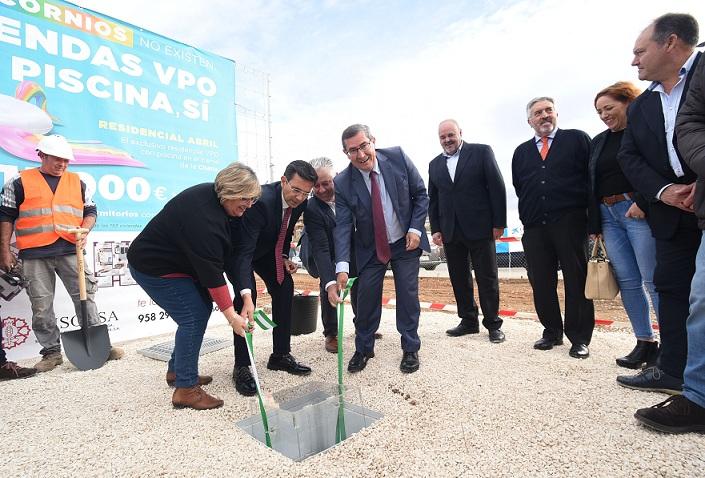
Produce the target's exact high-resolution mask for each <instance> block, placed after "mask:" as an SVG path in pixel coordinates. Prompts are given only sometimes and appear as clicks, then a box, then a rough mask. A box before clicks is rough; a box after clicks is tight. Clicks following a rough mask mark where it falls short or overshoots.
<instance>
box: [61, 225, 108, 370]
mask: <svg viewBox="0 0 705 478" xmlns="http://www.w3.org/2000/svg"><path fill="white" fill-rule="evenodd" d="M69 232H70V233H71V234H75V236H76V265H77V269H78V291H79V297H80V299H81V317H80V319H81V328H80V329H78V330H72V331H70V332H64V333H63V334H61V342H62V343H63V344H64V353H65V354H66V357H68V359H69V360H70V361H71V363H72V364H73V365H74V366H75V367H76V368H77V369H79V370H95V369H97V368H100V367H102V366H103V364H104V363H105V362H106V361H107V360H108V356H109V355H110V336H109V335H108V326H107V325H96V326H93V327H90V326H89V325H88V310H87V309H88V307H87V305H86V273H85V269H84V265H83V247H82V246H81V243H82V241H81V238H82V237H83V234H87V233H88V229H81V228H77V229H71V230H69Z"/></svg>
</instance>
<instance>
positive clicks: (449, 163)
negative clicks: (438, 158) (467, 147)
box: [443, 141, 464, 182]
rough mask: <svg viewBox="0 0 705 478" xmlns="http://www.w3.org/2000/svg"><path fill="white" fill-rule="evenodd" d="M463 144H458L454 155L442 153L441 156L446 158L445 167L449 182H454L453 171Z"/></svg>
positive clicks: (456, 166)
mask: <svg viewBox="0 0 705 478" xmlns="http://www.w3.org/2000/svg"><path fill="white" fill-rule="evenodd" d="M463 143H464V141H461V142H460V146H458V150H457V151H456V152H455V154H453V155H451V156H449V155H447V154H445V153H443V156H445V158H446V167H447V168H448V174H449V175H450V181H451V182H455V170H456V169H457V168H458V159H460V150H461V149H463Z"/></svg>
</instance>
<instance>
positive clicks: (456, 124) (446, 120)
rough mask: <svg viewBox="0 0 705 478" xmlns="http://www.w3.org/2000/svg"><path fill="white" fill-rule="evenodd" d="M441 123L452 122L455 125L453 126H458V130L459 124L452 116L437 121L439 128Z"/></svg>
mask: <svg viewBox="0 0 705 478" xmlns="http://www.w3.org/2000/svg"><path fill="white" fill-rule="evenodd" d="M443 123H453V124H454V125H455V127H456V128H458V130H460V125H459V124H458V122H457V121H456V120H454V119H453V118H448V119H444V120H443V121H441V122H440V123H438V127H439V128H440V127H441V125H442V124H443Z"/></svg>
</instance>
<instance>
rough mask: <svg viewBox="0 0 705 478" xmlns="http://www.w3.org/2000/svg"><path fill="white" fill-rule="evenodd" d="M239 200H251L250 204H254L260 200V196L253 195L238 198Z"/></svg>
mask: <svg viewBox="0 0 705 478" xmlns="http://www.w3.org/2000/svg"><path fill="white" fill-rule="evenodd" d="M236 199H237V200H238V201H242V202H249V203H250V204H254V203H256V202H257V201H259V198H258V197H251V198H236Z"/></svg>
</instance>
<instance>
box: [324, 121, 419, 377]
mask: <svg viewBox="0 0 705 478" xmlns="http://www.w3.org/2000/svg"><path fill="white" fill-rule="evenodd" d="M342 142H343V152H344V153H345V154H346V155H347V157H348V159H350V164H349V165H348V167H347V168H345V170H343V172H341V173H340V174H338V176H336V177H335V211H336V217H335V222H336V226H335V232H334V239H335V253H336V262H337V263H336V272H337V281H338V290H342V289H343V288H344V287H345V284H346V283H347V281H348V275H349V264H350V260H351V244H352V243H353V242H354V247H355V261H356V263H357V270H358V283H359V288H358V297H357V299H358V307H357V317H356V320H355V353H354V354H353V356H352V358H351V359H350V362H349V363H348V371H350V372H358V371H360V370H362V369H364V368H365V365H366V364H367V360H368V359H370V358H372V357H374V345H375V337H374V334H375V331H376V330H377V327H378V326H379V321H380V317H381V315H382V286H383V282H384V274H385V272H386V270H387V264H388V263H389V262H391V265H392V272H393V274H394V284H395V290H396V298H397V310H396V322H397V330H398V331H399V333H400V334H401V347H402V351H403V354H402V360H401V364H400V367H399V368H400V369H401V371H402V372H404V373H412V372H415V371H416V370H418V369H419V356H418V351H419V348H420V346H421V339H419V334H418V326H419V314H420V306H419V293H418V292H419V257H420V256H421V248H423V250H426V251H428V250H429V249H430V246H429V243H428V238H427V237H426V232H425V228H424V222H425V220H426V213H427V211H428V194H427V193H426V186H425V185H424V182H423V179H421V176H420V175H419V172H418V171H417V170H416V167H415V166H414V164H413V163H412V162H411V160H410V159H409V158H408V156H406V154H405V153H404V152H403V151H402V149H401V148H399V147H394V148H384V149H375V138H374V137H373V136H372V135H371V134H370V129H369V127H367V126H366V125H362V124H355V125H352V126H349V127H348V128H346V129H345V131H343V135H342ZM351 233H352V234H353V235H354V240H351V236H350V235H351ZM337 300H338V299H337V298H336V297H335V296H333V297H331V303H332V304H335V303H336V302H337Z"/></svg>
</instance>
